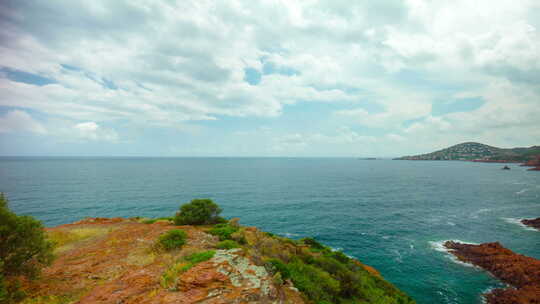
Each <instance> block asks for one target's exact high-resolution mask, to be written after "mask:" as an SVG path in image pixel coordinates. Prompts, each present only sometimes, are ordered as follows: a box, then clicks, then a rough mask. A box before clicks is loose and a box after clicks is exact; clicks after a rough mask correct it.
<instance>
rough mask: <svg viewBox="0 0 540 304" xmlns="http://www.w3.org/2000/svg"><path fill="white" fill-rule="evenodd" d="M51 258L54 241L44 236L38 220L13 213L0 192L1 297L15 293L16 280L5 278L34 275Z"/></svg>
mask: <svg viewBox="0 0 540 304" xmlns="http://www.w3.org/2000/svg"><path fill="white" fill-rule="evenodd" d="M52 260H53V243H52V242H50V241H48V240H47V239H46V237H45V232H44V231H43V226H42V224H41V222H40V221H38V220H36V219H34V218H33V217H31V216H18V215H16V214H15V213H13V212H12V211H11V210H9V208H8V200H7V199H6V198H5V197H4V194H3V193H0V261H1V262H0V300H4V301H9V299H10V298H12V297H13V295H14V294H15V293H16V285H17V284H16V282H15V280H12V281H11V282H10V281H4V280H6V279H7V278H8V277H14V276H19V275H22V276H26V277H27V278H29V279H34V278H36V277H37V275H39V273H40V271H41V268H42V267H44V266H46V265H49V264H50V263H51V262H52ZM2 298H4V299H2Z"/></svg>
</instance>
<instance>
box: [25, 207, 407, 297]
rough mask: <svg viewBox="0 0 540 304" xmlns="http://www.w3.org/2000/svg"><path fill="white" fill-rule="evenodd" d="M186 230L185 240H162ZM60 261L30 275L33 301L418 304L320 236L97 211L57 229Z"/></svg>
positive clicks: (51, 231) (235, 223) (54, 231)
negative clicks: (175, 245) (167, 246)
mask: <svg viewBox="0 0 540 304" xmlns="http://www.w3.org/2000/svg"><path fill="white" fill-rule="evenodd" d="M175 229H177V230H182V231H184V232H185V235H186V242H185V244H184V245H183V246H182V247H181V248H179V249H174V250H168V251H165V250H160V249H159V248H157V247H156V240H158V239H159V238H160V236H162V235H164V234H166V233H167V232H168V231H171V230H175ZM46 230H47V234H48V235H49V237H50V238H51V239H53V240H54V241H55V242H56V244H57V245H56V248H55V254H56V255H57V258H56V260H55V261H54V263H53V264H52V265H50V266H48V267H46V268H44V269H43V273H42V275H41V277H40V278H39V279H38V280H35V281H24V284H23V288H22V289H23V290H24V291H25V292H26V293H27V295H28V297H27V298H26V300H25V302H27V303H75V302H76V303H138V304H144V303H208V304H210V303H292V304H294V303H340V302H346V301H350V302H348V303H352V302H362V303H383V302H384V303H414V301H413V300H412V299H411V298H410V297H408V296H407V295H405V294H404V293H403V292H401V291H399V290H398V289H397V288H395V287H394V286H393V285H392V284H390V283H388V282H387V281H385V280H384V279H383V278H382V277H381V276H380V274H379V273H378V272H377V271H376V270H374V269H373V268H371V267H369V266H366V265H364V264H362V263H360V262H359V261H357V260H355V259H351V258H349V257H347V256H345V255H344V254H343V253H341V252H336V251H332V250H330V249H329V248H328V247H325V246H323V245H321V244H319V243H318V242H316V241H315V240H313V239H304V240H301V241H295V240H291V239H287V238H282V237H279V236H275V235H272V234H269V233H265V232H262V231H260V230H258V229H257V228H254V227H243V226H240V225H239V224H238V221H237V220H233V221H231V222H228V223H223V224H218V225H214V226H210V225H206V226H187V225H186V226H176V225H174V224H173V223H172V222H171V221H170V220H166V219H165V220H143V219H138V218H132V219H124V218H89V219H85V220H82V221H79V222H76V223H73V224H66V225H61V226H58V227H54V228H47V229H46Z"/></svg>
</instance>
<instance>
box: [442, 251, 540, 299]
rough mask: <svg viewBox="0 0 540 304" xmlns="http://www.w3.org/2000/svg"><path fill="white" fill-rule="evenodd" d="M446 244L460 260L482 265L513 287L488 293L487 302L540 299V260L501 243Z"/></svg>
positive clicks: (485, 295)
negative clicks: (514, 250)
mask: <svg viewBox="0 0 540 304" xmlns="http://www.w3.org/2000/svg"><path fill="white" fill-rule="evenodd" d="M444 247H446V248H447V249H448V252H450V253H451V254H452V255H454V256H455V257H456V258H457V259H458V260H460V261H462V262H466V263H470V264H472V265H475V266H477V267H480V268H482V269H484V270H486V271H488V272H489V273H491V274H492V275H493V276H495V277H496V278H498V279H499V280H501V281H502V282H504V283H506V284H508V285H510V286H511V287H507V288H495V289H492V290H490V291H489V292H488V293H486V294H484V297H485V299H486V303H488V304H503V303H538V301H540V260H538V259H535V258H532V257H528V256H524V255H521V254H517V253H515V252H513V251H511V250H509V249H507V248H504V247H503V246H502V245H501V244H500V243H498V242H494V243H483V244H479V245H475V244H464V243H460V242H454V241H447V242H445V243H444Z"/></svg>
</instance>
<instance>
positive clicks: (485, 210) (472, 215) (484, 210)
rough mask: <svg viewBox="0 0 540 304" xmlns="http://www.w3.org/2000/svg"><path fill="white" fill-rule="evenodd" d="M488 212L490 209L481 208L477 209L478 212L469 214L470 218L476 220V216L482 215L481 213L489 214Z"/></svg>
mask: <svg viewBox="0 0 540 304" xmlns="http://www.w3.org/2000/svg"><path fill="white" fill-rule="evenodd" d="M489 211H491V209H490V208H482V209H479V210H477V211H475V212H473V213H471V218H474V219H476V218H478V215H480V214H482V213H486V212H489Z"/></svg>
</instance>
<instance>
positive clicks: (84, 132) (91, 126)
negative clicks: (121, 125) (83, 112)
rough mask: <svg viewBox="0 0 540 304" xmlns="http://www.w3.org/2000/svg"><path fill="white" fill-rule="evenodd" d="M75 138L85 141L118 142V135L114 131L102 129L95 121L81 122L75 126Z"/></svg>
mask: <svg viewBox="0 0 540 304" xmlns="http://www.w3.org/2000/svg"><path fill="white" fill-rule="evenodd" d="M73 128H74V130H75V132H74V133H73V135H74V137H75V138H76V139H78V140H83V141H108V142H117V141H118V134H117V133H116V131H114V130H113V129H107V128H102V127H100V126H99V125H98V124H97V123H95V122H93V121H89V122H81V123H78V124H76V125H75V126H73Z"/></svg>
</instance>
